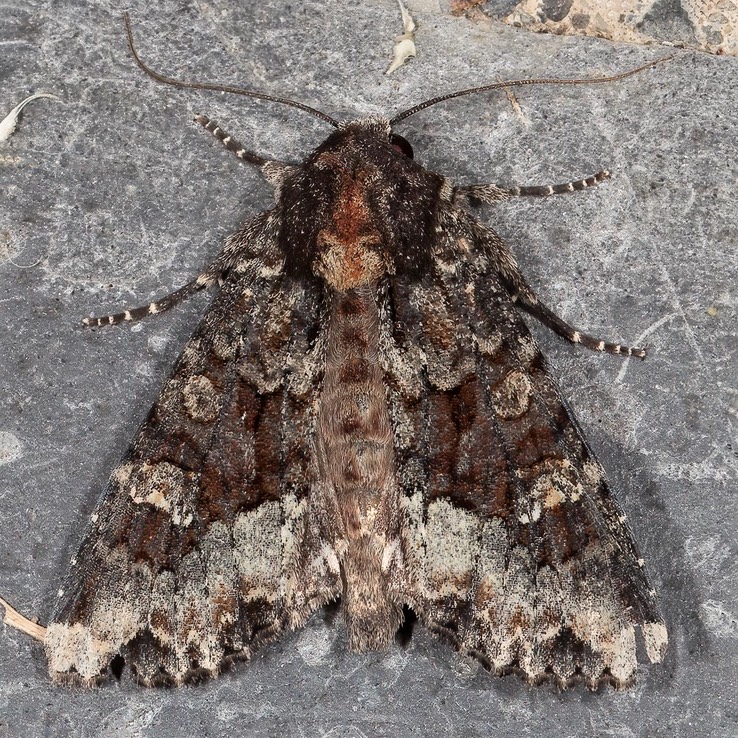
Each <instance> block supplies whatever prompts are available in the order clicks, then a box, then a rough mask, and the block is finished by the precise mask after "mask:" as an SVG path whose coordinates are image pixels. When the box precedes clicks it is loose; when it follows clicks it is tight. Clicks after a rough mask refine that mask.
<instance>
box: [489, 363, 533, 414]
mask: <svg viewBox="0 0 738 738" xmlns="http://www.w3.org/2000/svg"><path fill="white" fill-rule="evenodd" d="M532 392H533V385H532V384H531V381H530V377H529V376H528V375H527V374H525V373H524V372H520V371H514V372H510V373H509V374H508V375H507V376H506V377H505V378H504V379H503V380H502V382H500V383H499V384H498V385H497V387H495V389H494V390H493V392H492V399H493V400H494V403H495V410H496V412H497V415H498V417H500V418H501V419H503V420H513V419H515V418H519V417H520V416H521V415H525V413H527V412H528V408H529V407H530V401H531V394H532Z"/></svg>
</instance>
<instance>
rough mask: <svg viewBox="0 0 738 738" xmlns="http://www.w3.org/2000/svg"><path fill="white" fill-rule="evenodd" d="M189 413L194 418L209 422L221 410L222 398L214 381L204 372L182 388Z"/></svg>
mask: <svg viewBox="0 0 738 738" xmlns="http://www.w3.org/2000/svg"><path fill="white" fill-rule="evenodd" d="M182 397H183V399H184V405H185V408H186V409H187V413H188V414H189V416H190V417H191V418H192V419H193V420H197V421H199V422H200V423H208V422H210V421H211V420H215V418H216V417H217V415H218V412H219V411H220V399H219V396H218V392H217V391H216V389H215V387H214V386H213V383H212V382H211V381H210V380H209V379H208V378H207V377H205V376H203V375H202V374H196V375H195V376H193V377H190V378H189V379H188V380H187V383H186V384H185V386H184V388H183V389H182Z"/></svg>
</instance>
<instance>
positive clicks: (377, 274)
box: [313, 230, 386, 292]
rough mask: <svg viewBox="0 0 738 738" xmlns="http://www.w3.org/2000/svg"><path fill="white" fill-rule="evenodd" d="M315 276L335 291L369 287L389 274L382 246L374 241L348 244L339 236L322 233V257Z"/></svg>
mask: <svg viewBox="0 0 738 738" xmlns="http://www.w3.org/2000/svg"><path fill="white" fill-rule="evenodd" d="M313 271H314V272H315V274H316V275H317V276H319V277H321V278H322V279H324V280H325V281H326V282H327V283H328V284H329V285H330V286H331V287H333V289H334V290H336V291H338V292H345V291H346V290H351V289H356V288H357V287H365V286H369V285H372V284H376V282H377V281H378V280H379V279H380V278H381V277H382V275H383V274H384V273H385V272H386V266H385V263H384V257H383V256H382V253H381V251H380V244H379V243H378V242H377V241H376V240H375V239H371V238H363V239H355V240H353V241H350V242H346V241H344V240H342V239H341V238H340V236H338V235H337V234H335V233H331V232H330V231H327V230H323V231H321V232H320V233H318V255H317V257H316V259H315V262H314V264H313Z"/></svg>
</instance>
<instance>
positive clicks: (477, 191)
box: [454, 169, 610, 204]
mask: <svg viewBox="0 0 738 738" xmlns="http://www.w3.org/2000/svg"><path fill="white" fill-rule="evenodd" d="M609 177H610V172H608V171H607V169H603V170H602V171H601V172H597V174H593V175H592V176H591V177H585V178H584V179H576V180H573V181H572V182H563V183H561V184H553V185H532V186H528V187H526V186H514V187H501V186H500V185H497V184H494V183H489V184H478V185H465V186H462V187H455V188H454V195H456V196H461V198H463V199H468V200H469V201H470V202H471V203H472V204H474V203H475V202H484V203H488V204H492V203H496V202H502V201H503V200H509V199H510V198H512V197H547V196H548V195H561V194H564V193H566V192H578V191H580V190H586V189H587V188H588V187H594V186H595V185H596V184H599V183H600V182H602V181H603V180H605V179H608V178H609Z"/></svg>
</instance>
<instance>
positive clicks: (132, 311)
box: [82, 271, 218, 328]
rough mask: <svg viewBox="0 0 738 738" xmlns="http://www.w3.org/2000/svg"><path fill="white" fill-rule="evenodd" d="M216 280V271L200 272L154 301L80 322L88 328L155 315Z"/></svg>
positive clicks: (210, 285) (211, 284)
mask: <svg viewBox="0 0 738 738" xmlns="http://www.w3.org/2000/svg"><path fill="white" fill-rule="evenodd" d="M217 281H218V274H217V273H213V272H212V271H210V272H205V273H203V274H200V275H199V276H198V277H197V278H196V279H193V280H192V281H191V282H188V283H187V284H186V285H185V286H184V287H180V288H179V289H178V290H175V291H174V292H170V293H169V294H168V295H165V296H164V297H162V298H161V299H159V300H156V301H155V302H150V303H149V304H148V305H142V306H141V307H135V308H129V309H128V310H124V311H123V312H121V313H115V314H113V315H103V316H102V317H100V318H85V319H84V320H83V321H82V322H83V323H84V324H85V325H86V326H89V327H90V328H96V327H97V326H101V325H117V324H118V323H124V322H133V321H135V320H141V318H145V317H146V316H147V315H156V314H157V313H163V312H165V311H166V310H170V309H171V308H173V307H174V306H175V305H179V303H180V302H184V301H185V300H186V299H188V298H189V297H192V295H194V294H195V293H197V292H199V291H200V290H204V289H205V288H206V287H212V286H213V285H214V284H215V283H216V282H217Z"/></svg>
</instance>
